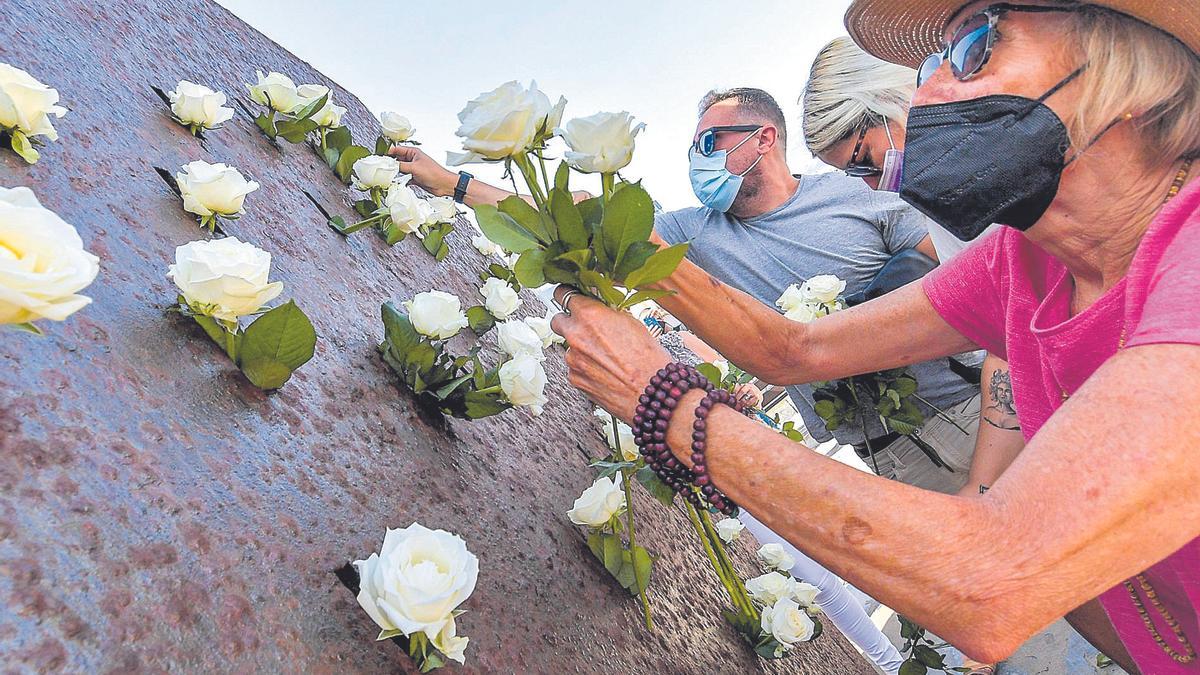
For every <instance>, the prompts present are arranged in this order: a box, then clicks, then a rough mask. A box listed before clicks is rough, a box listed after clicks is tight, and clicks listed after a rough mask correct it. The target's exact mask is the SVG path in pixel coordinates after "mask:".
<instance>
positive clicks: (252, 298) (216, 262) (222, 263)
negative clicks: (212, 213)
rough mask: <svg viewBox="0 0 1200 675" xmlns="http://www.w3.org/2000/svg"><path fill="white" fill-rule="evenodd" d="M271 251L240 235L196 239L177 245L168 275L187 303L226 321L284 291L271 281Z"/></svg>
mask: <svg viewBox="0 0 1200 675" xmlns="http://www.w3.org/2000/svg"><path fill="white" fill-rule="evenodd" d="M270 275H271V254H270V253H267V252H266V251H264V250H262V249H260V248H258V247H256V246H254V245H252V244H247V243H245V242H242V241H238V238H237V237H225V238H224V239H215V240H212V241H209V240H200V241H193V242H190V243H187V244H184V245H183V246H180V247H179V248H176V249H175V264H174V265H171V266H170V268H169V269H168V270H167V276H168V277H169V278H170V279H172V280H173V281H174V282H175V285H176V286H178V287H179V292H180V293H181V294H183V298H184V300H185V301H186V302H187V304H188V305H189V306H190V307H191V308H192V309H193V311H196V312H198V313H200V314H204V315H207V316H211V317H213V318H214V319H217V320H219V321H224V322H226V323H233V322H236V321H237V319H238V317H239V316H245V315H247V314H252V313H254V312H257V311H258V310H260V309H262V307H263V305H265V304H267V303H268V302H270V301H271V300H273V299H274V298H275V297H276V296H278V295H279V294H280V293H281V292H282V291H283V284H282V283H280V282H278V281H276V282H274V283H268V278H269V277H270Z"/></svg>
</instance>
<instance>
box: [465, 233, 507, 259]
mask: <svg viewBox="0 0 1200 675" xmlns="http://www.w3.org/2000/svg"><path fill="white" fill-rule="evenodd" d="M471 243H472V244H473V245H474V246H475V250H477V251H479V252H480V253H481V254H482V255H485V256H490V255H496V256H500V257H504V249H503V248H501V247H500V245H499V244H497V243H495V242H494V241H492V240H491V239H488V238H487V236H485V235H484V234H483V233H480V234H477V235H475V236H474V237H471Z"/></svg>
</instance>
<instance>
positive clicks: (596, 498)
mask: <svg viewBox="0 0 1200 675" xmlns="http://www.w3.org/2000/svg"><path fill="white" fill-rule="evenodd" d="M624 509H625V490H623V489H622V488H621V484H620V482H618V481H617V479H616V477H615V476H614V477H613V478H597V479H596V482H595V483H592V486H591V487H589V488H588V489H586V490H584V491H583V494H581V495H579V499H576V500H575V504H574V506H573V507H572V508H571V510H570V511H567V517H568V518H570V519H571V522H572V523H575V524H576V525H587V526H588V527H603V526H604V525H605V524H607V523H608V521H609V520H610V519H611V518H612V517H613V516H615V515H617V514H618V513H620V512H621V511H622V510H624Z"/></svg>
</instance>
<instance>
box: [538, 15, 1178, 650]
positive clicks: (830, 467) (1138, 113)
mask: <svg viewBox="0 0 1200 675" xmlns="http://www.w3.org/2000/svg"><path fill="white" fill-rule="evenodd" d="M846 21H847V27H848V28H849V30H850V34H851V35H852V36H853V37H854V38H855V40H856V41H857V42H858V43H859V44H860V45H861V46H862V47H863V48H864V49H866V50H867V51H868V52H869V53H871V54H874V55H875V56H878V57H881V58H885V59H887V60H890V61H893V62H897V63H902V64H905V65H910V66H913V67H917V66H919V68H918V70H919V78H920V80H919V84H920V87H919V88H918V90H917V94H916V96H915V98H914V101H913V107H912V109H911V111H910V113H909V119H908V128H907V134H906V147H905V159H904V179H903V182H902V186H901V195H902V196H903V197H904V198H905V199H906V200H907V201H909V202H910V203H912V204H913V205H914V206H917V207H918V208H920V209H921V210H922V211H924V212H925V213H926V214H927V215H929V216H930V217H931V218H933V219H934V220H936V221H937V222H939V223H940V224H942V225H943V226H945V227H947V228H948V229H949V230H950V231H951V232H954V233H955V234H956V236H958V237H959V238H960V239H963V240H968V239H973V238H976V237H977V236H978V235H979V234H980V233H981V232H982V231H983V230H984V229H986V227H987V226H988V225H989V224H991V223H993V222H999V223H1003V224H1005V225H1006V226H1007V227H1005V228H1002V229H1001V230H1000V231H999V232H997V233H995V234H993V235H990V236H988V237H986V238H985V239H984V240H983V241H980V242H979V243H978V244H977V245H975V246H972V247H970V248H969V249H968V250H967V251H965V252H964V253H963V254H961V255H960V256H959V257H958V258H956V259H955V260H953V261H951V262H950V263H949V264H947V265H945V266H943V267H941V268H939V269H938V270H937V271H935V272H934V273H932V274H931V275H929V276H927V277H926V278H925V279H923V280H922V282H921V283H916V284H912V285H910V286H908V287H906V288H904V289H901V290H899V291H896V292H893V293H890V294H888V295H885V296H883V297H882V298H879V299H877V300H874V301H871V302H868V303H865V304H863V305H860V306H858V307H855V308H853V309H850V310H846V311H842V312H835V313H834V314H832V315H830V316H827V317H823V318H821V319H818V320H817V321H815V322H813V323H810V324H801V323H796V322H792V321H788V320H787V319H785V318H783V317H781V316H780V315H779V314H777V313H775V312H774V311H772V310H771V309H769V308H767V307H764V306H763V305H761V304H759V303H757V302H755V301H753V300H752V299H750V298H749V297H747V296H745V295H743V294H741V293H738V292H736V291H733V290H732V289H729V288H728V287H726V286H724V285H722V284H720V283H718V282H716V281H715V280H712V279H710V278H709V277H708V276H707V275H705V274H704V273H703V272H702V271H700V270H699V269H697V268H696V267H695V266H693V265H690V264H688V263H687V262H684V263H683V264H682V265H681V266H680V268H679V269H678V271H677V272H676V273H675V274H674V275H672V276H671V277H670V278H669V279H668V280H666V281H665V282H664V283H663V284H662V287H663V288H666V289H670V290H673V291H675V292H676V294H675V295H673V296H671V297H669V298H663V299H662V300H661V301H660V304H662V305H663V306H664V308H665V309H667V310H668V311H670V312H671V313H672V314H674V315H675V316H676V317H678V318H679V319H680V320H682V321H684V322H685V323H686V324H687V325H688V326H689V327H690V328H691V329H692V330H693V331H694V332H695V333H696V334H697V335H698V336H699V337H700V338H701V339H703V340H704V341H705V342H706V343H708V344H710V345H712V346H713V348H715V349H717V350H718V351H720V352H721V353H722V354H724V355H725V356H727V357H728V358H729V359H730V360H731V361H733V362H734V363H737V364H738V365H740V366H742V367H743V368H745V369H746V370H748V371H749V372H752V373H754V374H756V375H758V376H759V377H762V378H764V379H766V380H767V381H769V382H773V383H779V384H789V383H796V382H811V381H822V380H829V379H834V378H839V377H845V376H847V375H850V374H854V373H861V372H868V371H876V370H881V369H885V368H893V367H898V366H902V365H905V364H908V363H911V362H913V361H921V360H927V359H930V358H937V357H941V356H946V355H949V354H953V353H957V352H962V351H965V350H968V349H975V348H980V347H982V348H985V349H988V350H989V351H992V352H994V353H996V354H998V355H1000V356H1003V357H1005V358H1007V359H1008V361H1009V364H1010V366H1011V368H1012V376H1013V388H1014V391H1015V393H1016V396H1017V401H1016V404H1017V410H1018V414H1019V416H1020V421H1021V427H1022V431H1023V432H1024V434H1025V436H1026V438H1027V440H1028V445H1027V446H1026V448H1025V450H1024V451H1023V452H1022V453H1021V455H1020V456H1019V457H1018V458H1017V460H1016V461H1015V462H1014V463H1013V464H1012V466H1010V467H1009V468H1008V470H1007V471H1006V472H1005V473H1004V475H1003V476H1002V477H1001V478H1000V480H998V481H997V482H996V484H995V485H994V486H993V487H992V489H991V490H990V491H989V492H988V493H987V494H985V495H982V496H978V497H959V496H950V495H942V494H936V493H932V492H926V491H921V490H919V489H917V488H913V487H911V486H908V485H903V484H899V483H895V482H889V481H887V480H885V479H882V478H879V477H876V476H871V475H867V474H863V473H861V472H857V471H854V470H853V469H850V468H848V467H845V466H843V465H840V464H838V463H836V462H833V461H831V460H828V459H827V458H825V457H823V456H821V455H819V454H817V453H813V452H809V451H808V450H806V449H805V448H803V447H802V446H799V445H798V444H794V443H791V442H789V441H786V440H784V439H782V438H781V437H780V436H779V435H778V434H775V433H773V432H771V431H770V430H768V429H765V428H762V427H761V425H758V424H756V423H755V422H753V421H751V420H748V419H746V418H745V417H744V416H742V415H740V414H737V413H736V412H735V411H734V410H731V409H729V408H727V407H725V406H722V405H711V404H710V405H709V406H708V407H700V406H698V404H699V402H700V400H701V394H700V393H699V392H688V393H687V394H686V395H683V396H681V397H679V398H678V399H675V398H672V397H671V396H670V395H667V399H669V402H670V403H671V404H673V405H674V406H675V408H674V414H673V415H672V416H671V418H670V420H664V418H662V417H659V418H656V419H657V421H658V422H661V423H663V424H664V425H665V427H666V429H665V430H664V431H663V433H664V436H665V441H664V442H663V445H665V446H668V447H669V451H670V452H673V453H674V455H675V457H674V458H673V459H672V461H671V462H670V463H669V465H674V464H675V462H679V463H681V464H683V465H684V466H693V462H692V459H693V455H700V456H702V458H703V459H704V464H703V465H702V466H697V471H699V472H700V473H701V475H700V477H699V478H697V482H701V483H702V484H704V485H706V486H708V485H711V486H713V487H715V490H716V493H714V492H713V490H712V489H710V490H709V491H708V493H706V494H712V495H713V497H712V499H713V500H714V501H717V502H718V503H720V504H721V505H724V506H727V507H728V505H727V504H726V503H725V502H724V501H723V500H724V499H725V498H728V499H729V500H731V501H732V502H735V503H737V504H741V505H743V506H745V507H747V508H748V509H749V510H750V511H752V512H753V513H755V515H756V516H758V517H759V518H760V519H761V520H762V521H763V522H764V524H765V525H767V526H768V527H770V528H771V529H772V530H774V531H776V532H778V533H780V534H781V535H783V536H784V537H786V538H787V539H788V540H789V541H791V542H792V543H793V544H795V545H796V546H797V547H799V548H801V549H803V550H804V551H805V552H806V553H808V554H809V555H811V556H812V557H813V558H815V559H816V560H818V561H820V562H821V563H823V564H825V565H826V566H827V567H829V568H830V569H831V570H833V571H834V572H835V573H837V574H839V575H840V576H842V577H843V578H845V579H847V580H848V581H850V582H851V583H853V584H855V585H856V586H858V587H859V588H862V589H863V590H864V591H866V592H867V593H869V594H871V595H872V596H874V597H876V598H878V599H879V600H880V601H882V602H885V603H886V604H888V605H889V606H891V607H893V608H895V609H896V610H897V611H899V612H900V613H902V614H904V615H906V616H908V617H910V618H912V619H913V620H914V621H916V622H918V623H920V624H922V625H924V626H926V627H927V628H929V629H930V630H932V631H933V632H935V633H937V634H938V635H940V636H942V637H944V638H946V639H947V640H949V641H950V642H951V643H953V644H955V645H956V646H958V647H959V648H961V649H962V650H963V651H964V652H966V653H967V654H968V655H970V656H972V657H973V658H976V659H979V660H981V661H985V662H994V661H998V660H1001V659H1003V658H1004V657H1005V656H1007V655H1009V654H1010V653H1012V652H1013V651H1014V650H1015V649H1016V648H1017V647H1018V646H1019V645H1020V644H1021V643H1022V642H1024V641H1025V640H1026V639H1027V638H1028V637H1029V636H1030V635H1033V634H1034V633H1036V632H1037V631H1039V630H1040V629H1041V628H1043V627H1044V626H1046V625H1048V624H1049V623H1050V622H1052V621H1053V620H1055V619H1056V618H1058V617H1060V616H1063V615H1064V614H1067V613H1068V612H1071V611H1072V610H1074V609H1076V608H1079V607H1080V606H1081V605H1085V604H1087V603H1089V601H1091V600H1093V599H1098V600H1099V605H1098V606H1099V607H1102V609H1101V610H1099V611H1088V610H1086V609H1085V610H1084V614H1086V615H1088V616H1090V618H1091V620H1090V621H1089V622H1088V625H1086V626H1082V627H1083V628H1084V630H1082V631H1081V632H1083V633H1084V634H1085V636H1086V637H1087V638H1088V639H1089V640H1091V641H1092V642H1093V643H1094V644H1096V646H1097V647H1099V648H1100V649H1102V650H1104V651H1105V653H1107V654H1109V655H1110V656H1112V657H1113V658H1114V659H1115V660H1117V661H1118V662H1119V663H1121V665H1122V666H1123V667H1125V668H1126V669H1127V670H1130V671H1131V672H1137V671H1139V670H1140V672H1143V673H1155V674H1157V673H1200V660H1198V657H1197V651H1198V650H1200V619H1198V617H1197V607H1200V489H1197V487H1196V486H1197V484H1200V462H1197V461H1196V459H1197V458H1196V453H1197V448H1198V447H1200V425H1198V424H1197V423H1196V422H1195V419H1196V417H1197V415H1198V414H1200V386H1197V383H1198V382H1200V312H1198V311H1197V310H1196V307H1197V304H1200V181H1197V180H1195V178H1196V176H1197V174H1198V173H1200V172H1198V171H1197V170H1196V168H1195V167H1194V166H1193V164H1192V159H1193V158H1195V157H1196V156H1197V155H1200V55H1198V52H1200V0H1181V1H1179V2H1171V3H1165V2H1161V1H1159V0H1105V1H1104V2H1096V3H1079V2H1073V3H1063V2H1049V1H1036V0H1029V1H1028V2H1026V3H1023V4H997V3H991V2H972V3H970V4H967V5H965V6H964V5H963V4H962V3H961V2H960V1H959V0H855V2H854V3H853V4H852V5H851V7H850V10H849V12H848V13H847V17H846ZM568 296H570V297H568ZM558 297H559V300H560V301H565V304H566V309H567V310H568V311H569V312H570V314H569V315H560V316H559V317H557V318H556V319H555V320H554V326H555V330H557V331H558V332H559V333H561V334H562V335H564V336H565V337H566V339H567V343H568V344H569V346H570V350H569V351H568V355H567V363H568V365H569V366H570V368H571V381H572V382H573V383H574V384H575V385H576V386H578V387H580V388H581V389H582V390H584V391H585V392H586V393H587V394H588V395H590V396H591V397H592V398H593V399H595V400H596V401H597V402H599V403H600V404H601V405H603V406H604V407H605V408H607V409H608V410H610V411H612V412H613V413H614V414H616V415H618V416H620V417H622V418H624V419H625V420H627V421H629V420H632V419H633V418H634V416H635V414H641V415H650V414H651V413H650V412H649V410H650V407H649V406H647V405H646V404H643V403H641V402H640V401H639V396H640V395H641V394H642V391H643V387H644V386H645V385H646V383H647V382H651V387H650V388H651V389H653V388H654V387H655V386H658V387H661V386H662V378H661V376H658V377H656V373H657V371H659V370H660V368H662V367H663V365H664V364H666V363H667V361H668V359H667V356H666V354H665V352H664V351H663V350H662V349H661V348H660V347H659V346H658V345H657V344H656V343H655V342H654V341H653V339H652V338H650V336H649V335H648V334H647V333H646V331H645V329H644V328H642V327H641V325H640V324H639V323H638V322H637V321H636V320H635V319H633V318H632V317H630V316H628V315H624V314H619V313H616V312H613V311H610V310H608V309H606V308H604V307H603V306H602V305H600V304H599V303H596V302H593V301H591V300H589V299H587V298H583V297H579V296H578V295H577V294H572V293H571V292H570V291H569V290H565V289H560V290H559V292H558ZM880 326H893V327H894V329H893V330H890V331H885V330H880ZM764 355H769V357H765V356H764ZM671 377H674V375H671ZM656 379H657V380H658V381H659V384H658V385H654V384H653V383H654V381H655V380H656ZM639 406H641V407H642V410H638V409H639ZM654 411H655V412H654V413H653V414H654V415H659V414H660V411H659V408H654ZM697 411H698V412H699V413H700V414H699V415H698V416H697V415H695V413H696V412H697ZM698 417H699V418H704V421H705V424H702V425H701V424H697V425H696V426H699V427H701V428H704V429H705V431H703V432H701V433H704V434H706V438H705V439H704V440H701V441H695V440H694V438H693V436H692V432H693V425H692V424H688V423H687V420H690V419H696V418H698ZM681 418H682V419H683V420H684V421H683V422H680V421H679V420H680V419H681ZM671 420H673V421H671ZM655 428H656V427H655ZM1131 428H1132V429H1138V430H1145V431H1146V432H1147V433H1146V434H1137V433H1135V434H1133V435H1132V436H1133V438H1134V439H1142V438H1144V439H1147V440H1146V441H1144V442H1143V441H1140V440H1130V437H1131V434H1129V429H1131ZM648 433H649V432H647V434H648ZM642 439H643V440H645V441H647V442H649V436H642ZM694 442H698V443H699V444H700V445H699V449H697V448H696V446H695V445H694V444H693V443H694ZM656 445H657V442H656ZM664 461H665V460H664ZM667 465H668V464H664V466H667ZM718 500H719V501H718ZM930 522H937V523H939V527H937V528H928V527H923V526H922V525H923V524H926V523H930ZM963 546H967V547H969V548H970V549H971V550H975V551H978V552H979V555H978V556H977V557H975V558H973V559H971V560H969V561H966V560H963V559H962V558H960V557H956V556H949V555H946V551H948V550H955V549H960V548H962V547H963ZM1095 606H1097V605H1092V606H1091V607H1095ZM1114 629H1115V631H1114Z"/></svg>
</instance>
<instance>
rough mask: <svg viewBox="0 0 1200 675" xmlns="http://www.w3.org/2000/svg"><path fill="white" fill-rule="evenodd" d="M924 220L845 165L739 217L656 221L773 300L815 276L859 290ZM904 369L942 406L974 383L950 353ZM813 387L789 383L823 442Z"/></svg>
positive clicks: (874, 425)
mask: <svg viewBox="0 0 1200 675" xmlns="http://www.w3.org/2000/svg"><path fill="white" fill-rule="evenodd" d="M927 223H928V221H927V220H926V218H925V216H923V215H922V214H921V213H919V212H918V211H917V210H916V209H914V208H912V207H911V206H909V205H908V204H905V203H904V202H902V201H901V200H900V198H899V196H898V195H895V194H894V193H890V192H879V191H876V190H872V189H871V188H869V187H868V186H867V185H866V183H864V182H863V181H862V180H861V179H858V178H850V177H849V176H845V175H843V174H841V173H824V174H814V175H806V176H801V177H800V186H799V187H798V188H797V189H796V194H794V195H792V197H791V199H788V200H787V201H786V202H784V203H783V205H781V206H780V207H779V208H777V209H775V210H774V211H770V212H768V213H764V214H763V215H761V216H757V217H755V218H747V219H745V220H739V219H737V218H734V217H733V216H730V215H728V214H725V213H720V212H717V211H713V210H712V209H708V208H703V207H699V208H691V209H681V210H679V211H671V212H668V213H659V214H657V215H656V216H655V221H654V229H655V230H656V231H657V232H658V234H659V236H661V237H662V238H663V239H665V240H666V241H668V242H669V243H671V244H677V243H679V242H683V241H687V242H690V243H691V247H690V248H689V249H688V254H687V257H688V259H689V260H691V261H692V262H694V263H696V264H697V265H699V266H700V267H701V268H703V269H704V270H705V271H707V272H708V273H709V274H712V275H713V276H714V277H716V278H718V279H720V280H721V281H723V282H725V283H727V284H729V285H730V286H733V287H734V288H737V289H739V290H741V291H743V292H745V293H747V294H749V295H751V296H753V297H755V298H757V299H758V300H759V301H760V302H763V303H765V304H767V305H769V306H771V307H772V308H774V307H775V301H776V300H778V299H779V296H780V295H781V294H782V293H783V291H784V290H785V289H786V288H787V287H788V286H789V285H791V284H796V283H801V282H803V281H804V280H805V279H809V278H811V277H815V276H817V275H819V274H836V275H837V276H838V277H840V278H842V279H843V280H845V281H846V291H845V294H846V295H852V294H854V293H857V292H859V291H861V290H863V289H864V288H866V286H867V285H868V284H870V283H871V281H872V280H873V279H874V278H875V275H876V274H878V272H879V270H880V269H881V268H882V267H883V265H884V264H885V263H887V261H888V260H890V259H891V258H892V256H894V255H895V254H897V253H899V252H900V251H903V250H904V249H909V248H913V247H915V246H916V245H917V244H919V243H920V242H921V240H923V239H924V238H925V237H926V236H927V235H928V234H929V232H928V229H927ZM879 330H904V326H880V327H879ZM863 338H864V339H868V338H869V336H863ZM910 371H911V372H912V374H913V375H914V376H915V377H916V378H917V382H918V385H919V388H918V394H919V395H920V396H921V397H923V398H925V399H926V400H928V401H930V402H932V403H933V404H934V405H936V406H938V407H940V408H943V409H944V408H947V407H949V406H952V405H954V404H957V403H961V402H962V401H965V400H966V399H968V398H970V397H971V396H974V395H975V394H976V393H978V391H979V389H978V387H975V386H972V385H970V384H968V383H967V382H966V381H964V380H963V379H962V378H961V377H959V376H958V375H955V374H954V373H953V372H951V371H950V368H949V365H948V362H947V361H946V359H938V360H935V361H928V362H925V363H918V364H915V365H913V366H910ZM812 392H813V389H812V387H811V386H809V385H798V386H793V387H788V394H789V395H790V396H791V398H792V401H793V402H794V403H795V404H796V408H797V409H798V410H799V411H800V414H801V415H802V416H803V417H804V424H805V426H807V427H808V430H809V431H810V432H811V433H812V434H813V437H815V438H816V439H817V440H819V441H827V440H829V439H830V438H832V437H833V436H832V435H831V434H830V433H829V432H828V431H826V430H825V422H824V421H823V420H822V419H821V418H820V416H818V415H817V413H816V411H815V410H813V396H812ZM921 408H922V410H923V412H924V413H925V415H926V418H929V417H931V416H932V414H933V411H932V410H930V409H928V408H926V407H925V406H924V405H921ZM865 413H866V414H865V415H864V417H865V418H866V421H867V429H868V433H869V434H870V436H871V438H877V437H879V436H882V435H884V434H885V433H887V432H886V430H885V429H884V428H883V425H882V424H881V423H880V422H879V416H878V415H877V414H875V413H874V411H873V410H868V411H865ZM862 436H863V435H862V432H861V430H860V429H859V428H858V427H857V426H855V427H854V428H850V427H846V426H843V427H842V428H840V429H838V431H837V439H838V441H839V442H841V443H850V444H856V443H862V441H863V437H862Z"/></svg>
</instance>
